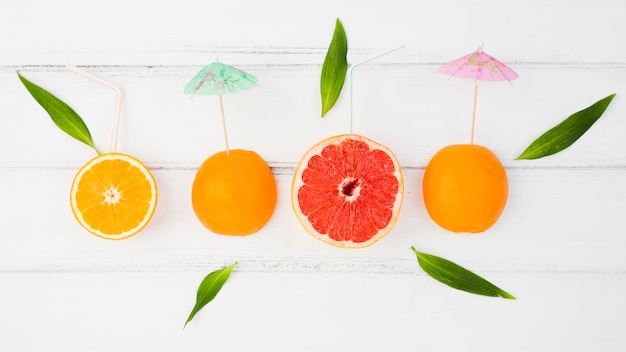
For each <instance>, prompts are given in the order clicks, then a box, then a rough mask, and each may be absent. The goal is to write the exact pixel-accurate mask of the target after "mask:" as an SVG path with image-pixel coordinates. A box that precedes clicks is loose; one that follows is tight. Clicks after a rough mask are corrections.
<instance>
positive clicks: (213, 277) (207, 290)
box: [183, 262, 237, 329]
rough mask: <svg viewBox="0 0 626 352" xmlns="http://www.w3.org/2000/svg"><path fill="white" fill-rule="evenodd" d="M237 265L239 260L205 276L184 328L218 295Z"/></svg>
mask: <svg viewBox="0 0 626 352" xmlns="http://www.w3.org/2000/svg"><path fill="white" fill-rule="evenodd" d="M235 265H237V262H234V263H232V264H231V265H229V266H227V267H225V268H222V269H219V270H216V271H214V272H212V273H210V274H209V275H207V276H206V277H205V278H204V280H202V282H201V283H200V287H198V294H197V295H196V305H195V306H194V307H193V309H192V310H191V313H190V314H189V317H188V318H187V321H186V322H185V325H184V326H183V329H184V328H185V327H186V326H187V324H188V323H189V322H190V321H191V319H193V317H194V316H195V315H196V313H198V312H199V311H200V309H202V307H204V306H205V305H207V303H209V302H211V301H212V300H213V298H215V296H217V294H218V293H219V292H220V290H221V289H222V286H224V283H226V281H228V278H229V277H230V273H231V272H232V271H233V268H234V267H235Z"/></svg>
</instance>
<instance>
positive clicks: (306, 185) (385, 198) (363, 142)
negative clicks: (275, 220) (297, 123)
mask: <svg viewBox="0 0 626 352" xmlns="http://www.w3.org/2000/svg"><path fill="white" fill-rule="evenodd" d="M403 191H404V180H403V178H402V171H401V169H400V163H399V162H398V160H397V158H396V157H395V155H394V154H393V152H392V151H391V150H390V149H389V148H387V147H386V146H384V145H382V144H379V143H376V142H374V141H372V140H371V139H368V138H366V137H363V136H360V135H355V134H345V135H339V136H334V137H330V138H328V139H325V140H323V141H321V142H319V143H318V144H316V145H314V146H313V147H312V148H311V149H309V150H308V151H307V152H306V153H305V154H304V156H303V157H302V159H301V160H300V163H299V164H298V167H297V168H296V171H295V174H294V178H293V182H292V186H291V200H292V206H293V210H294V212H295V214H296V217H297V218H298V220H299V221H300V223H301V224H302V226H303V227H304V228H305V229H306V230H307V231H308V232H309V233H310V234H311V235H313V237H315V238H317V239H319V240H321V241H323V242H326V243H328V244H331V245H333V246H337V247H348V248H359V247H367V246H369V245H371V244H373V243H375V242H376V241H378V240H380V239H381V238H383V237H384V236H385V235H386V234H387V233H388V232H389V231H390V230H391V229H392V227H393V226H394V225H395V223H396V220H397V219H398V215H399V214H400V207H401V205H402V197H403Z"/></svg>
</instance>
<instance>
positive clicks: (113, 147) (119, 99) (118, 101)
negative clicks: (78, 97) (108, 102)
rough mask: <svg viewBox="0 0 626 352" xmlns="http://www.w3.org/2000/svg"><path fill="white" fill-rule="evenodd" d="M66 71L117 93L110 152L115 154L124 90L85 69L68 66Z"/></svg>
mask: <svg viewBox="0 0 626 352" xmlns="http://www.w3.org/2000/svg"><path fill="white" fill-rule="evenodd" d="M65 68H66V69H68V70H70V71H72V72H74V73H76V74H79V75H81V76H83V77H85V78H87V79H90V80H92V81H95V82H98V83H100V84H102V85H104V86H106V87H109V88H111V89H112V90H113V91H114V92H115V112H114V115H113V126H112V128H111V139H110V140H109V151H110V152H115V151H116V149H117V135H118V129H119V125H120V117H121V115H122V102H123V92H122V89H121V88H120V87H118V86H116V85H115V84H113V83H111V82H107V81H105V80H103V79H102V78H100V77H97V76H95V75H93V74H92V73H90V72H87V71H85V70H83V69H80V68H78V67H76V66H72V65H67V66H65Z"/></svg>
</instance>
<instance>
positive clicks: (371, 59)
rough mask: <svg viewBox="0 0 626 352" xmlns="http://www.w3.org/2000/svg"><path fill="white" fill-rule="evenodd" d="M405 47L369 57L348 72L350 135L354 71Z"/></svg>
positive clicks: (401, 46)
mask: <svg viewBox="0 0 626 352" xmlns="http://www.w3.org/2000/svg"><path fill="white" fill-rule="evenodd" d="M403 47H404V44H402V45H400V46H398V47H395V48H393V49H389V50H387V51H384V52H382V53H380V54H377V55H374V56H372V57H369V58H367V59H365V60H363V61H361V62H359V63H356V64H354V65H352V67H350V69H349V70H348V85H349V87H348V89H349V90H350V99H349V100H350V104H349V110H350V133H351V134H352V71H354V69H355V68H357V67H359V66H361V65H363V64H366V63H368V62H370V61H373V60H376V59H378V58H379V57H381V56H385V55H387V54H389V53H391V52H394V51H396V50H398V49H401V48H403Z"/></svg>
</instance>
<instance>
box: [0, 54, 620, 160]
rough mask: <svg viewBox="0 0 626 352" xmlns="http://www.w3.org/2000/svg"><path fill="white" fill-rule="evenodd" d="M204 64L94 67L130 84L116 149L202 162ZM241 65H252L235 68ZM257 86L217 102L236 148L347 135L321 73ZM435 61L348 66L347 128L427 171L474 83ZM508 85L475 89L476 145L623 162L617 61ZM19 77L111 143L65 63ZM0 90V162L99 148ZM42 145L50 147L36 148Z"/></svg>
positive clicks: (467, 118) (460, 119)
mask: <svg viewBox="0 0 626 352" xmlns="http://www.w3.org/2000/svg"><path fill="white" fill-rule="evenodd" d="M199 68H200V67H199V66H197V67H194V66H173V67H170V66H160V67H156V68H154V67H123V68H119V67H109V66H105V67H94V68H93V70H94V72H95V73H96V74H98V75H100V76H102V77H103V78H105V79H108V80H110V81H113V82H116V83H117V84H118V85H120V86H121V87H122V88H123V89H124V91H125V98H126V100H125V105H124V111H123V120H122V124H121V127H120V137H119V149H118V150H120V151H123V152H127V153H130V154H133V155H135V156H137V157H139V158H140V159H142V160H144V162H146V163H147V164H149V165H150V166H153V167H186V168H190V167H197V166H198V165H200V163H201V162H202V161H203V160H204V159H205V158H206V157H208V156H209V155H210V154H213V153H215V152H217V151H219V150H222V149H224V141H223V137H222V130H221V123H220V120H219V102H218V99H217V98H216V97H210V96H196V97H194V98H191V97H190V96H189V95H185V94H184V93H183V86H184V85H185V83H187V81H188V80H189V79H191V77H193V75H194V74H195V73H196V71H197V70H198V69H199ZM242 68H243V69H247V67H242ZM249 71H250V72H251V73H253V74H255V75H257V77H258V79H259V87H256V88H254V89H252V90H250V91H248V92H243V93H240V94H236V95H228V96H225V97H224V104H225V110H226V115H227V125H228V130H229V138H230V142H231V146H233V147H235V148H243V149H251V150H255V151H257V153H259V154H260V155H261V156H262V157H263V158H265V159H266V160H268V161H269V162H289V163H296V162H297V161H298V160H299V159H300V157H301V156H302V154H304V152H305V151H306V150H307V149H308V148H309V147H311V146H312V145H313V144H315V143H316V142H317V141H319V140H322V139H324V138H327V137H330V136H332V135H335V134H342V133H348V132H350V123H349V105H350V104H349V102H350V100H349V92H348V89H347V88H346V89H345V90H344V92H343V94H342V97H341V98H340V99H339V101H338V103H337V105H336V106H335V108H334V109H333V110H331V112H329V113H328V114H327V115H326V117H325V118H323V119H321V118H320V109H321V103H320V98H319V75H320V70H319V68H312V67H309V68H293V67H292V68H289V69H279V68H275V67H272V68H251V69H250V70H249ZM434 71H435V67H434V66H419V65H418V66H414V65H407V66H402V65H401V66H391V67H390V66H380V65H379V66H376V65H373V66H372V67H367V66H364V67H362V68H359V69H358V70H356V71H355V77H354V82H353V83H354V91H353V124H352V126H353V132H355V133H360V134H363V135H366V136H368V137H370V138H372V139H374V140H377V141H378V142H380V143H383V144H386V145H387V146H388V147H390V148H391V149H392V150H393V151H394V152H395V153H396V155H397V157H398V158H399V160H400V163H401V164H402V165H403V166H406V167H424V166H425V165H426V164H427V163H428V161H429V160H430V158H431V157H432V155H434V154H435V152H436V151H437V150H438V149H440V148H441V147H443V146H445V145H448V144H455V143H468V142H469V138H470V124H471V108H472V100H471V99H472V94H473V84H472V82H470V81H468V80H463V79H450V78H449V77H446V76H443V75H441V74H438V73H436V72H434ZM518 71H519V73H520V75H521V78H520V79H518V80H516V81H515V82H514V83H513V85H509V84H507V83H501V82H499V83H496V82H484V83H483V84H481V86H480V89H479V99H478V108H477V125H476V136H475V141H476V143H478V144H483V145H485V146H487V147H489V148H490V149H492V150H494V152H496V154H497V155H498V156H499V157H500V159H501V160H502V162H503V163H504V164H505V165H506V166H509V167H519V166H524V167H536V166H541V167H545V166H609V167H623V166H624V165H626V148H623V146H624V142H623V138H621V136H622V135H623V133H624V131H626V120H625V119H623V118H621V117H622V116H621V115H623V113H622V111H623V110H624V100H623V98H622V96H621V94H624V92H623V91H622V87H624V84H625V82H626V70H625V69H623V68H607V69H601V68H592V67H562V68H552V67H549V68H546V67H536V66H528V65H524V66H522V67H521V68H520V69H519V70H518ZM22 73H23V74H24V75H25V76H26V77H27V78H29V79H31V80H32V81H34V82H36V83H38V84H40V85H41V86H43V87H45V88H47V89H49V90H50V91H51V92H53V94H56V95H58V96H59V98H61V99H63V100H64V101H66V102H67V103H68V104H69V105H70V106H72V107H73V108H74V109H75V110H76V111H77V112H78V113H79V114H80V115H81V116H82V117H83V118H84V119H85V120H86V122H87V124H88V126H89V127H90V129H91V131H92V134H93V136H94V140H95V142H96V144H97V145H98V146H100V148H102V149H104V150H106V148H107V146H108V144H109V138H110V126H111V121H112V116H113V108H114V95H113V92H112V91H110V90H109V89H108V88H105V87H101V86H99V85H97V84H95V83H93V82H90V81H87V80H85V79H84V78H82V77H79V76H77V75H75V74H73V73H71V72H68V71H66V70H64V69H63V68H61V67H56V68H54V69H52V70H51V69H49V68H48V67H38V68H36V69H35V70H31V69H29V68H26V69H25V70H24V71H22ZM612 93H617V96H616V98H615V99H614V101H613V102H612V103H611V105H610V106H609V108H608V110H607V111H606V113H605V115H604V116H603V117H602V118H601V119H600V120H599V121H598V122H597V123H596V124H595V125H594V126H593V127H592V129H591V130H590V131H589V132H588V133H587V134H586V135H585V136H583V138H581V139H580V140H579V141H577V142H576V144H575V145H574V146H572V147H571V148H570V150H566V151H564V152H562V153H560V154H559V155H557V156H553V157H549V158H545V159H543V160H534V161H530V162H523V161H514V159H515V158H516V157H517V156H518V155H519V154H520V153H521V152H522V151H523V150H524V148H525V147H526V146H528V145H529V144H530V143H531V142H532V141H533V140H534V139H535V138H537V137H539V135H541V134H542V133H543V132H545V131H546V130H548V129H549V128H551V127H552V126H554V125H556V124H557V123H559V122H561V121H562V120H564V119H565V118H566V117H568V116H569V115H570V114H572V113H574V112H576V111H579V110H581V109H583V108H586V107H587V106H589V105H591V104H593V103H594V102H596V101H597V100H599V99H601V98H604V97H605V96H607V95H609V94H612ZM0 94H1V95H3V96H13V97H14V98H13V99H11V100H9V101H7V102H6V104H5V106H4V107H5V109H6V110H7V116H10V117H11V118H9V119H7V120H6V123H8V126H7V128H6V129H3V130H1V131H0V148H2V149H3V150H13V149H18V150H20V152H19V153H15V152H13V153H2V154H0V165H5V166H6V165H8V166H46V165H47V166H67V165H71V166H73V167H77V166H79V165H82V164H83V163H84V162H85V161H86V160H88V159H90V158H91V157H93V156H94V155H95V154H94V153H93V151H91V150H90V149H89V148H88V147H85V146H83V145H81V144H80V143H78V142H76V141H74V140H72V139H71V138H69V137H67V136H65V135H64V134H63V133H61V132H60V131H59V130H58V129H57V128H56V127H55V126H54V125H53V124H52V123H51V121H50V119H49V117H48V116H47V114H46V113H45V112H44V111H43V109H41V108H40V107H39V106H38V105H37V104H36V102H35V101H34V100H33V99H32V98H31V97H30V95H29V94H28V92H27V91H26V89H24V87H22V85H21V83H20V82H19V80H18V79H17V77H16V74H15V72H14V70H12V69H6V68H5V69H4V70H0ZM42 143H45V145H46V146H47V147H46V148H42V147H41V145H42Z"/></svg>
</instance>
